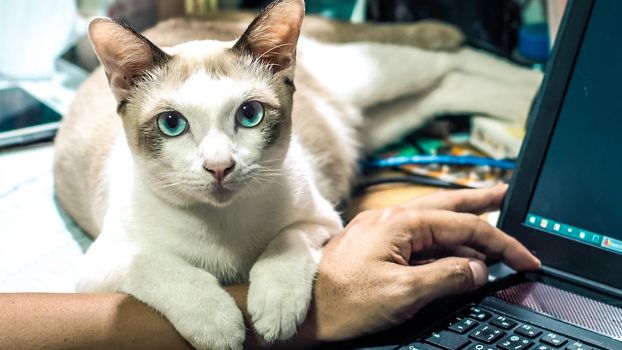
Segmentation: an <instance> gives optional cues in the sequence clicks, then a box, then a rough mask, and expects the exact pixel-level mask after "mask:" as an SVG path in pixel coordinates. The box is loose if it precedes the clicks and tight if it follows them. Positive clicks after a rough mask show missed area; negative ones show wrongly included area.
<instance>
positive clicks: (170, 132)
mask: <svg viewBox="0 0 622 350" xmlns="http://www.w3.org/2000/svg"><path fill="white" fill-rule="evenodd" d="M158 128H160V131H162V133H163V134H164V135H166V136H170V137H177V136H179V135H181V134H183V133H185V132H186V130H188V120H186V118H184V116H183V115H182V114H181V113H179V112H177V111H168V112H162V113H160V114H158Z"/></svg>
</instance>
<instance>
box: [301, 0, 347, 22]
mask: <svg viewBox="0 0 622 350" xmlns="http://www.w3.org/2000/svg"><path fill="white" fill-rule="evenodd" d="M355 4H356V0H308V1H306V10H307V13H313V14H318V15H321V16H324V17H330V18H335V19H341V20H350V18H351V17H352V11H353V10H354V5H355Z"/></svg>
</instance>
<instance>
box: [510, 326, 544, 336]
mask: <svg viewBox="0 0 622 350" xmlns="http://www.w3.org/2000/svg"><path fill="white" fill-rule="evenodd" d="M514 332H516V333H518V334H520V335H524V336H526V337H527V338H530V339H533V338H535V337H537V336H539V335H540V334H542V330H541V329H540V328H536V327H534V326H530V325H528V324H524V325H521V326H520V327H518V328H516V330H514Z"/></svg>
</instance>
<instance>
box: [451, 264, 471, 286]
mask: <svg viewBox="0 0 622 350" xmlns="http://www.w3.org/2000/svg"><path fill="white" fill-rule="evenodd" d="M449 275H450V278H451V279H453V280H454V282H455V283H456V284H458V285H462V286H468V285H471V284H473V276H472V273H471V268H470V267H469V261H468V260H467V259H451V261H450V262H449Z"/></svg>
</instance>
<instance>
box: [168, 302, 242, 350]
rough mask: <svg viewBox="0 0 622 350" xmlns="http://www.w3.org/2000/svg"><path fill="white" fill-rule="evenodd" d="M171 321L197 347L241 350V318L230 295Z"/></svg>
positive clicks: (240, 313)
mask: <svg viewBox="0 0 622 350" xmlns="http://www.w3.org/2000/svg"><path fill="white" fill-rule="evenodd" d="M225 293H226V292H225ZM173 324H174V326H175V328H176V329H177V331H178V332H179V334H181V336H182V337H184V338H185V339H186V340H187V341H188V342H189V343H190V344H192V346H193V347H195V348H197V349H201V350H202V349H210V350H211V349H213V350H221V349H222V350H241V349H242V348H243V345H244V339H245V336H246V327H245V326H244V318H243V316H242V312H241V311H240V309H238V307H237V305H236V304H235V302H234V301H233V299H232V298H231V297H228V298H219V300H218V303H217V304H214V305H213V307H210V308H207V309H201V310H194V312H193V313H192V314H189V315H187V316H186V317H184V316H178V317H175V321H173Z"/></svg>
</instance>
